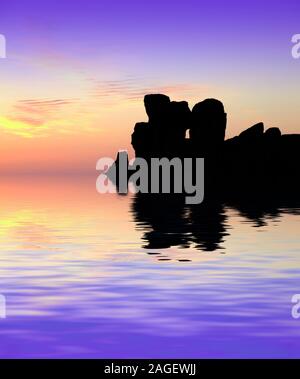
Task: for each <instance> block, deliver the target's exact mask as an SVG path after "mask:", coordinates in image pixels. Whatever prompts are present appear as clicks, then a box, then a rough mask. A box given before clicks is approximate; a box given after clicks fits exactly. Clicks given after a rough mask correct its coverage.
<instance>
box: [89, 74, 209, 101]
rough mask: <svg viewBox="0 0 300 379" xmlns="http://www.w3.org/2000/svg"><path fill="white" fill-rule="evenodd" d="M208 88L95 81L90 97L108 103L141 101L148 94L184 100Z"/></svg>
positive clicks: (187, 85)
mask: <svg viewBox="0 0 300 379" xmlns="http://www.w3.org/2000/svg"><path fill="white" fill-rule="evenodd" d="M207 89H208V86H205V85H198V84H195V85H193V84H185V83H173V84H172V83H171V84H168V83H167V84H163V85H162V84H159V85H157V84H147V83H146V84H145V83H141V81H139V80H138V79H137V78H128V79H121V80H107V81H95V85H94V87H93V89H92V90H91V95H92V96H94V97H96V98H99V99H102V100H105V99H107V100H108V101H110V100H111V98H113V99H119V100H121V99H123V100H129V101H141V99H143V97H144V96H145V95H146V94H148V93H164V94H166V95H170V96H176V97H177V96H179V97H180V98H185V97H187V96H190V97H193V96H195V95H198V96H201V95H202V93H203V94H204V93H205V91H207Z"/></svg>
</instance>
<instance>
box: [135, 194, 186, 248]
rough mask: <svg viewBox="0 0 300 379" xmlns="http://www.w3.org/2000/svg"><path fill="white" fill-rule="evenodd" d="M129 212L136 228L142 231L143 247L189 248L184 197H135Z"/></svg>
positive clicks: (145, 195) (141, 195) (138, 195)
mask: <svg viewBox="0 0 300 379" xmlns="http://www.w3.org/2000/svg"><path fill="white" fill-rule="evenodd" d="M132 212H133V215H134V219H135V221H136V223H137V225H138V228H139V229H140V228H141V229H143V230H144V231H145V234H144V237H143V239H144V240H145V241H146V242H147V244H146V245H145V246H144V247H145V248H148V249H166V248H169V247H171V246H179V247H181V248H185V247H188V245H189V239H188V225H187V220H186V211H185V202H184V197H182V196H175V195H170V196H162V195H147V194H136V195H135V197H134V201H133V205H132Z"/></svg>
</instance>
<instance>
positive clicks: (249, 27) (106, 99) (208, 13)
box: [0, 0, 300, 164]
mask: <svg viewBox="0 0 300 379" xmlns="http://www.w3.org/2000/svg"><path fill="white" fill-rule="evenodd" d="M299 15H300V2H299V1H298V0H287V1H278V0H272V1H262V0H260V1H258V0H254V1H248V0H246V1H242V2H241V1H233V0H231V1H219V0H218V1H213V0H212V1H199V0H197V1H196V0H185V1H179V0H151V1H142V0H140V1H137V0H97V1H96V0H76V1H71V0H58V1H56V0H43V1H40V0H9V1H8V0H3V1H2V2H1V6H0V33H1V34H4V35H5V36H6V39H7V57H8V58H7V59H5V60H3V59H2V60H0V80H1V86H2V91H3V93H4V94H5V96H2V97H1V100H0V133H3V134H4V135H5V136H7V135H14V136H17V137H18V138H24V137H25V138H26V137H36V138H37V139H38V142H37V143H38V145H39V146H40V145H41V144H42V145H43V143H44V144H45V145H46V144H47V146H48V145H49V143H50V142H51V138H52V137H53V144H54V145H55V143H56V142H55V141H54V139H55V138H57V136H58V135H61V134H63V136H62V137H61V138H66V137H65V136H66V135H68V136H71V137H70V138H74V141H75V140H76V138H77V140H78V134H79V135H80V133H81V134H82V135H81V137H82V136H84V138H86V139H89V140H87V141H86V146H88V143H90V140H95V136H93V135H92V134H93V133H96V134H97V138H98V140H99V141H104V140H105V141H106V142H105V146H104V143H103V146H102V148H103V149H104V150H105V152H111V154H113V152H114V151H115V150H116V149H118V148H128V147H130V132H131V130H132V126H133V123H134V122H136V121H143V119H144V118H145V115H144V110H143V105H142V97H143V95H144V94H145V93H146V92H158V91H159V92H165V93H167V94H168V95H170V96H171V97H172V98H173V99H175V100H180V99H187V100H188V101H189V102H190V105H191V106H192V105H193V104H194V103H195V102H197V101H200V100H202V99H203V98H205V97H216V98H219V99H221V100H222V101H223V102H224V104H225V108H226V110H227V113H228V115H229V125H228V130H227V136H232V135H235V134H237V133H239V132H240V131H241V130H242V129H244V128H246V127H248V126H251V125H253V124H254V123H256V122H258V121H264V122H265V124H266V127H269V126H279V127H280V128H282V130H283V131H284V132H297V131H299V123H298V120H299V119H300V111H299V109H300V107H299V105H300V104H299V100H300V99H299V84H300V79H299V78H300V60H295V59H293V58H292V56H291V48H292V43H291V38H292V36H293V35H294V34H296V33H300V23H299ZM56 100H60V102H59V103H58V102H57V101H56ZM20 101H21V102H22V103H21V104H22V109H21V107H20ZM28 101H29V103H28ZM32 101H34V103H32ZM23 102H26V109H25V107H24V103H23ZM41 108H42V109H41ZM108 129H109V136H108V135H107V133H106V131H107V130H108ZM61 132H63V133H61ZM74 133H77V135H76V136H75V134H74ZM88 133H90V137H89V138H88V137H86V136H87V134H88ZM72 136H73V137H72ZM17 137H16V138H17ZM38 137H39V138H38ZM43 137H45V138H47V140H45V141H44V142H43V140H41V139H40V138H43ZM5 138H6V137H5ZM7 138H8V137H7ZM49 141H50V142H49ZM10 143H14V145H15V144H16V141H12V142H11V141H7V140H6V139H5V141H4V145H5V146H9V144H10ZM17 143H18V144H19V146H20V148H22V146H23V142H22V139H20V140H18V141H17ZM74 143H75V142H74ZM24 144H25V145H26V143H25V142H24ZM25 145H24V146H25ZM50 145H51V143H50ZM70 146H71V145H70ZM72 146H73V145H72ZM28 149H29V150H30V151H35V146H34V142H32V146H31V145H30V147H28ZM95 149H96V147H95ZM76 153H77V152H76ZM82 154H86V151H83V152H82ZM39 156H40V152H39ZM93 159H94V155H93ZM45 160H47V159H46V158H45ZM10 164H13V162H12V161H11V162H10ZM89 164H90V163H89Z"/></svg>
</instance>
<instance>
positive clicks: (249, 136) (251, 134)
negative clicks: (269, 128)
mask: <svg viewBox="0 0 300 379" xmlns="http://www.w3.org/2000/svg"><path fill="white" fill-rule="evenodd" d="M263 134H264V124H263V123H262V122H260V123H258V124H255V125H253V126H251V128H249V129H246V130H244V131H243V132H242V133H241V134H240V135H239V139H240V141H242V142H245V143H251V142H256V141H257V140H258V139H260V138H262V137H263Z"/></svg>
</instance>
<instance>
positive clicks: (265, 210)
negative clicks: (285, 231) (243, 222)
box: [132, 94, 300, 254]
mask: <svg viewBox="0 0 300 379" xmlns="http://www.w3.org/2000/svg"><path fill="white" fill-rule="evenodd" d="M145 108H146V113H147V115H148V117H149V121H148V122H143V123H138V124H136V126H135V129H134V132H133V134H132V146H133V148H134V150H135V153H136V157H142V158H145V159H148V158H151V157H169V158H171V157H180V158H184V157H198V158H202V157H203V158H204V159H205V196H204V202H203V203H202V204H199V205H193V206H187V205H186V204H185V202H184V196H183V195H179V194H177V195H176V194H170V195H167V194H156V195H154V194H141V193H137V194H136V195H135V196H134V198H133V202H132V214H133V217H134V220H135V222H136V224H137V227H138V228H139V229H142V230H143V231H144V235H143V240H144V241H145V245H144V247H145V248H147V249H165V248H169V247H171V246H179V247H181V248H188V247H190V246H191V245H193V246H195V247H196V248H197V249H199V250H202V251H215V250H218V249H220V248H221V247H222V242H223V240H224V238H226V236H227V235H228V234H229V233H230V231H229V229H228V227H227V224H226V220H227V216H226V212H225V211H224V210H225V209H226V208H230V209H236V210H237V211H238V212H239V213H240V214H241V215H242V216H244V217H245V218H246V219H247V220H249V221H250V222H252V223H253V226H254V227H262V226H264V225H266V224H267V223H268V221H269V220H271V219H274V220H276V219H279V218H280V217H281V214H282V213H290V214H299V209H300V199H299V190H300V186H299V164H300V134H282V133H281V131H280V129H279V128H277V127H270V128H268V129H266V130H265V127H264V124H263V123H262V122H260V123H257V124H255V125H253V126H252V127H250V128H248V129H246V130H244V131H243V132H241V133H240V134H239V135H238V136H235V137H233V138H230V139H227V140H226V139H225V133H226V127H227V114H226V112H225V109H224V105H223V104H222V102H221V101H219V100H216V99H206V100H204V101H202V102H199V103H198V104H196V105H195V106H194V108H193V109H192V111H191V110H190V108H189V105H188V103H187V102H186V101H182V102H175V101H171V100H170V98H169V97H167V96H165V95H160V94H159V95H147V96H145ZM153 254H154V253H153ZM155 254H156V253H155ZM157 254H158V253H157Z"/></svg>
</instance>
